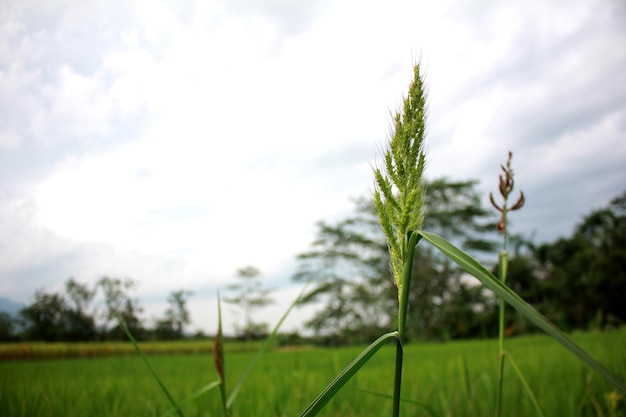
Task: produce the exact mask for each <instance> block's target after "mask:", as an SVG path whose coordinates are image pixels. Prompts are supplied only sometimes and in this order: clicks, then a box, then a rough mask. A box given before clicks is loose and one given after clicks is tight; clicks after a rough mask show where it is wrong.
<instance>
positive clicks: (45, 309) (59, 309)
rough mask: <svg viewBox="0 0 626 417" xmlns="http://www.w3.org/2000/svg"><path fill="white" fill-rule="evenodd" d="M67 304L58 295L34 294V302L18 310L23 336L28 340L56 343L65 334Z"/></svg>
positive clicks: (40, 292) (38, 292)
mask: <svg viewBox="0 0 626 417" xmlns="http://www.w3.org/2000/svg"><path fill="white" fill-rule="evenodd" d="M66 312H67V303H66V301H65V299H64V298H63V296H61V295H60V294H46V293H44V292H43V291H36V292H35V300H34V301H33V303H32V304H31V305H29V306H28V307H25V308H23V309H22V310H20V312H19V313H18V314H19V317H20V319H21V321H22V324H23V325H24V332H23V333H24V335H25V336H26V338H27V339H29V340H42V341H46V342H56V341H60V340H63V339H64V337H65V334H66V320H65V318H66Z"/></svg>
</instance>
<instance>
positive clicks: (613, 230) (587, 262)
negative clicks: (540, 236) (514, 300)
mask: <svg viewBox="0 0 626 417" xmlns="http://www.w3.org/2000/svg"><path fill="white" fill-rule="evenodd" d="M537 258H538V259H539V262H540V265H541V269H540V272H539V273H540V275H541V276H542V287H543V290H544V293H545V294H546V300H545V302H543V303H541V304H540V306H541V309H542V310H543V311H544V314H547V315H548V316H549V317H550V318H551V319H553V320H554V321H556V322H557V324H559V325H560V326H562V327H564V328H567V329H574V328H588V327H590V326H600V327H604V326H607V325H619V324H620V323H622V324H623V323H626V303H624V295H625V294H626V192H625V193H623V194H622V195H621V196H619V197H616V198H615V199H613V200H612V201H611V203H610V204H609V206H608V207H606V208H603V209H599V210H595V211H593V212H592V213H591V214H589V215H588V216H586V217H585V218H584V220H583V222H582V223H581V224H580V225H578V226H577V228H576V230H575V231H574V234H573V235H572V236H571V237H569V238H562V239H559V240H557V241H556V242H554V243H551V244H545V245H542V246H540V247H539V248H538V250H537Z"/></svg>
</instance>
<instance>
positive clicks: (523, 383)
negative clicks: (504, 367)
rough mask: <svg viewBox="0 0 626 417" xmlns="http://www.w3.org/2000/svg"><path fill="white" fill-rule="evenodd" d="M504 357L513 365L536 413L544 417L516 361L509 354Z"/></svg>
mask: <svg viewBox="0 0 626 417" xmlns="http://www.w3.org/2000/svg"><path fill="white" fill-rule="evenodd" d="M506 357H507V359H508V360H509V362H511V366H513V369H515V372H516V373H517V376H518V377H519V379H520V381H521V382H522V385H523V386H524V389H525V390H526V395H528V397H529V398H530V400H531V401H532V403H533V405H534V406H535V410H537V415H539V416H541V417H546V414H545V413H544V412H543V408H541V404H539V401H538V400H537V397H535V393H534V392H533V390H532V388H530V385H528V382H527V381H526V378H525V377H524V374H523V373H522V370H521V369H520V368H519V366H517V363H516V362H515V361H514V360H513V357H512V356H511V355H507V356H506Z"/></svg>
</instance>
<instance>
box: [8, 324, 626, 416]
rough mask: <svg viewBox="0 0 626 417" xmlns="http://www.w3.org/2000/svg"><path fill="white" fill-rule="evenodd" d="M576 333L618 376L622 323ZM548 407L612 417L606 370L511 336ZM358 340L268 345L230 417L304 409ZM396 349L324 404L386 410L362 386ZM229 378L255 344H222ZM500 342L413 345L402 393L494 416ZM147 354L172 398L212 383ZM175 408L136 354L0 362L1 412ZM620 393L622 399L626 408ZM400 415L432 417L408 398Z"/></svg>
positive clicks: (198, 363)
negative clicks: (330, 345) (327, 345)
mask: <svg viewBox="0 0 626 417" xmlns="http://www.w3.org/2000/svg"><path fill="white" fill-rule="evenodd" d="M573 337H574V339H575V340H576V341H577V342H578V343H580V344H581V345H582V346H583V347H584V348H585V349H587V350H588V351H589V352H590V353H591V354H592V355H594V356H595V357H596V358H597V359H598V360H599V361H600V362H602V363H603V364H605V365H606V366H608V367H609V368H610V369H611V370H612V371H613V372H615V373H617V374H618V375H619V376H620V377H621V378H622V379H624V378H626V331H625V330H622V331H619V332H617V331H616V332H611V333H602V334H601V333H588V334H575V335H574V336H573ZM506 346H507V350H508V351H509V352H510V353H511V354H512V355H513V357H514V358H515V359H516V361H517V363H518V365H519V366H520V367H521V368H522V370H523V372H524V374H525V376H526V378H527V380H528V382H529V383H530V385H531V386H532V388H533V390H534V391H535V392H536V394H537V397H538V399H539V401H540V402H541V404H542V406H543V407H544V409H545V411H546V415H548V416H600V415H602V416H610V414H609V413H608V412H607V407H606V404H605V395H606V394H608V393H610V392H611V391H613V390H612V388H611V387H610V386H609V385H608V384H607V383H605V382H604V381H603V380H602V379H601V377H600V376H598V375H596V374H594V373H592V372H591V371H590V370H588V369H587V368H586V367H584V366H582V365H581V364H580V363H579V362H578V360H577V359H576V358H575V357H574V356H573V355H571V354H570V353H569V352H567V351H566V350H565V349H563V348H562V347H561V346H559V345H557V344H556V343H555V342H553V341H552V340H550V339H549V338H547V337H545V336H526V337H519V338H515V339H510V340H507V344H506ZM360 350H361V348H358V347H350V348H341V349H319V348H315V349H313V348H302V349H293V350H273V351H270V352H268V353H266V354H265V355H264V356H263V357H262V358H261V360H260V361H259V362H258V363H257V365H256V367H255V368H254V370H253V372H252V373H251V375H250V377H249V379H248V380H247V381H246V382H245V384H244V386H243V388H242V390H241V392H240V394H239V396H238V397H237V400H236V402H235V405H234V415H235V416H297V415H299V414H300V412H301V411H302V410H303V409H304V408H306V406H307V405H308V404H309V402H310V401H311V400H312V399H313V398H314V397H315V396H316V395H317V394H318V393H319V392H320V391H321V390H322V389H323V388H324V387H325V385H326V384H327V383H328V382H329V381H330V380H332V378H333V377H334V376H335V375H336V374H337V373H338V372H339V371H340V370H341V369H342V368H343V367H344V366H345V365H347V364H348V363H349V362H350V361H351V360H352V359H353V358H354V357H355V356H356V355H357V354H358V353H359V352H360ZM394 350H395V348H394V347H392V346H391V345H390V346H389V347H386V348H383V349H382V350H381V351H380V352H379V353H378V354H377V355H376V356H375V357H374V358H373V359H372V360H371V361H370V362H369V363H368V364H367V365H366V366H365V367H364V368H363V370H362V371H361V372H359V373H358V374H357V376H356V378H354V379H353V380H352V381H350V382H349V383H348V385H347V386H346V387H344V389H343V390H342V391H341V392H340V394H339V396H337V397H336V398H334V399H333V400H332V401H331V403H329V405H328V406H327V408H326V409H324V411H323V412H322V413H321V415H325V416H381V415H382V416H384V415H390V414H391V401H390V400H387V399H385V398H381V397H378V396H376V395H372V394H370V393H367V392H364V391H363V390H373V391H380V392H384V393H387V394H390V393H391V389H392V387H391V385H392V380H393V364H394ZM226 355H227V356H226V371H227V378H228V380H227V385H230V387H232V385H233V384H234V383H235V381H236V379H237V378H238V377H239V375H240V374H241V373H242V371H243V369H244V368H245V366H246V364H247V363H248V361H249V360H250V359H251V358H252V356H253V355H254V354H253V353H252V352H245V351H237V350H236V349H235V348H234V347H233V348H231V349H227V352H226ZM496 358H497V342H496V341H495V340H489V341H465V342H454V343H445V344H435V343H428V344H410V345H408V346H407V347H406V353H405V374H404V381H403V397H406V398H410V399H412V400H416V401H419V402H422V403H426V404H429V405H430V406H432V407H433V409H434V410H435V411H436V412H437V414H438V415H441V416H490V415H492V414H493V412H492V410H493V405H494V393H495V376H496V367H497V365H496V362H497V361H496ZM150 361H151V362H152V364H153V366H154V367H155V368H156V370H157V372H158V373H159V374H160V376H161V377H162V379H163V380H164V382H165V383H166V385H167V386H168V388H169V389H170V391H171V392H172V394H173V396H174V397H175V398H176V399H177V400H182V399H184V398H187V397H189V396H191V395H192V394H193V392H194V391H196V390H197V389H199V388H201V387H202V386H204V385H206V384H208V383H210V382H212V381H214V380H215V379H216V374H215V371H214V369H213V358H212V356H211V355H209V354H206V353H203V352H198V353H195V354H187V355H180V354H178V355H165V354H163V355H155V356H150ZM504 397H505V398H504V400H505V402H504V409H503V410H504V412H503V415H506V416H533V415H536V413H535V412H534V408H533V407H532V404H531V403H530V401H529V400H528V398H527V397H526V396H525V394H524V391H523V388H522V385H521V384H520V383H519V380H518V378H517V376H516V375H515V374H514V373H513V371H512V369H511V368H510V367H507V369H506V372H505V393H504ZM169 409H170V407H169V405H168V403H167V401H166V399H165V398H164V396H163V394H162V392H160V390H159V388H158V386H157V384H156V383H155V381H154V379H153V378H152V377H151V375H150V374H149V372H148V371H147V369H146V367H145V365H144V364H143V362H142V361H141V359H140V358H139V357H138V356H121V357H104V358H76V359H48V360H21V361H3V362H0V415H2V416H158V415H164V414H166V413H167V412H168V411H169ZM220 410H221V406H220V403H219V398H218V393H217V391H211V392H209V393H208V394H207V395H206V396H204V397H202V398H200V399H199V400H198V401H196V402H194V403H192V404H188V405H185V406H184V408H183V411H184V412H185V415H186V416H219V415H221V414H220ZM625 410H626V407H625V406H624V399H622V400H621V401H620V408H619V410H618V411H621V414H622V415H626V411H625ZM402 415H405V416H421V415H424V416H426V415H429V414H428V413H427V412H426V411H425V410H424V409H423V408H422V407H420V406H419V405H414V404H410V403H405V404H404V405H403V410H402Z"/></svg>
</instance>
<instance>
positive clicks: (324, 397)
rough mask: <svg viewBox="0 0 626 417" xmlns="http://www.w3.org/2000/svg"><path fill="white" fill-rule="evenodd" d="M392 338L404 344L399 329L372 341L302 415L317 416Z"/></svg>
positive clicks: (306, 416)
mask: <svg viewBox="0 0 626 417" xmlns="http://www.w3.org/2000/svg"><path fill="white" fill-rule="evenodd" d="M390 339H395V340H396V342H397V343H399V344H402V340H401V338H400V334H399V333H398V332H397V331H394V332H391V333H386V334H384V335H382V336H381V337H379V338H378V339H376V340H375V341H374V342H372V344H371V345H369V346H368V347H367V348H365V350H363V352H361V354H359V356H357V357H356V359H354V360H353V361H352V363H350V365H348V366H347V367H346V368H345V369H344V370H343V371H342V372H341V373H340V374H339V375H337V377H336V378H335V379H334V380H333V381H332V382H331V383H330V384H329V385H328V386H327V387H326V388H325V389H324V391H322V393H321V394H320V395H319V396H318V397H317V398H316V399H315V400H313V402H312V403H311V404H310V405H309V406H308V407H307V408H306V410H304V411H303V412H302V414H300V416H301V417H308V416H315V415H317V413H319V412H320V410H321V409H322V408H323V407H324V406H325V405H326V404H327V403H328V401H330V400H331V398H333V397H334V396H335V395H336V394H337V392H339V390H340V389H341V388H342V387H343V386H344V385H345V384H346V382H348V381H349V380H350V378H352V377H353V376H354V374H356V373H357V372H358V370H359V369H361V367H362V366H363V365H365V363H367V361H369V360H370V359H371V358H372V356H374V354H375V353H376V352H378V350H379V349H380V348H381V347H383V346H384V345H385V343H387V342H388V341H389V340H390Z"/></svg>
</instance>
